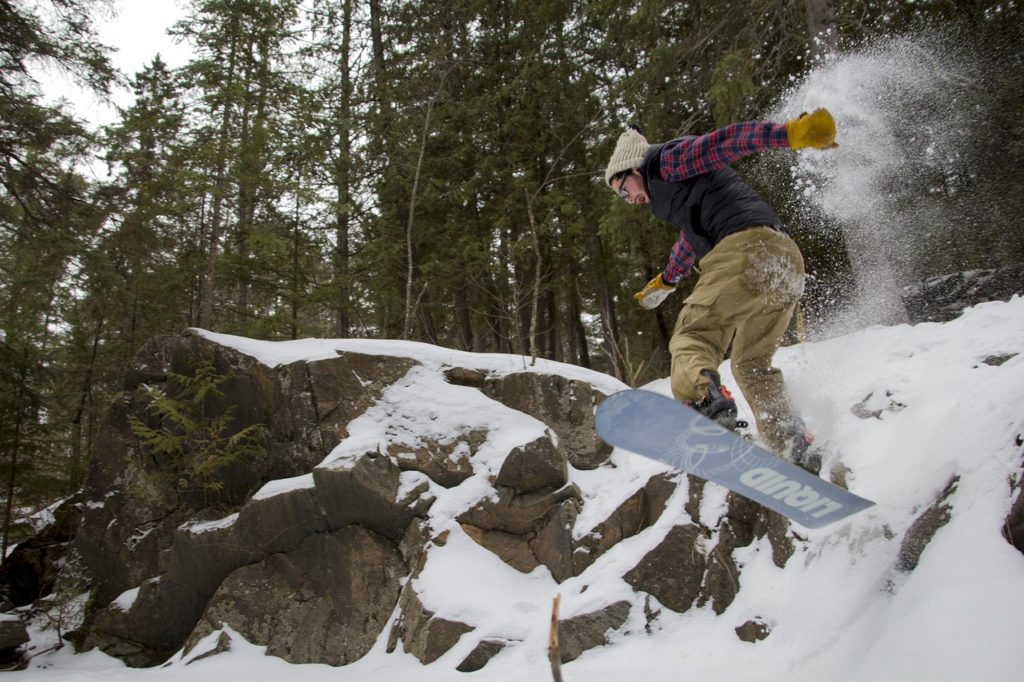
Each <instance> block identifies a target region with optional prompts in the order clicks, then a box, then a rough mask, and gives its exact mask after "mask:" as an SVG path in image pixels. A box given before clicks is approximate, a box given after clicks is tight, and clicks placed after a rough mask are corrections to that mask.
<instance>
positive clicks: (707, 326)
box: [669, 227, 804, 452]
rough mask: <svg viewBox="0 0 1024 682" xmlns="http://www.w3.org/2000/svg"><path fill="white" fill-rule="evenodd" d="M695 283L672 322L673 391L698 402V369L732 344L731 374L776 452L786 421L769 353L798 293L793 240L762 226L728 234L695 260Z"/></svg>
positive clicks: (798, 263)
mask: <svg viewBox="0 0 1024 682" xmlns="http://www.w3.org/2000/svg"><path fill="white" fill-rule="evenodd" d="M700 273H701V274H700V280H699V281H698V282H697V287H696V289H694V291H693V293H692V294H691V295H690V296H689V298H687V299H686V301H685V302H684V304H683V309H682V310H681V311H680V312H679V318H678V319H677V320H676V326H675V330H674V331H673V333H672V340H671V341H670V342H669V351H670V352H671V353H672V393H673V394H674V395H675V397H676V399H677V400H685V401H698V400H700V399H701V398H703V397H704V394H705V393H706V391H707V384H708V380H707V377H704V376H701V375H700V371H701V370H703V369H712V370H716V371H717V369H718V366H719V365H720V364H721V363H722V360H723V359H724V358H725V353H726V351H727V350H728V348H729V344H730V342H731V343H732V370H733V375H734V376H735V377H736V382H737V383H738V384H739V387H740V390H741V391H743V396H744V397H745V398H746V399H747V402H748V403H750V407H751V409H752V410H753V412H754V419H755V420H756V422H757V428H758V432H759V433H760V434H761V436H762V437H763V438H764V439H765V441H766V442H767V443H768V445H769V446H770V447H772V448H773V449H775V451H776V452H781V451H783V450H784V449H785V446H786V430H787V427H788V426H789V423H790V420H791V419H792V414H793V413H792V408H791V406H790V403H789V396H788V395H787V393H786V387H785V385H784V384H783V381H782V372H781V370H779V369H776V368H774V367H772V356H773V355H775V351H776V350H777V349H778V347H779V343H780V342H781V340H782V335H783V334H784V333H785V331H786V328H787V327H788V326H789V321H790V319H791V318H792V316H793V311H794V310H795V308H796V304H797V301H798V300H799V299H800V296H801V295H802V294H803V289H804V261H803V257H802V256H801V255H800V249H799V248H797V246H796V243H795V242H794V241H793V240H792V239H790V238H789V237H787V236H786V235H784V234H782V233H780V232H777V231H776V230H773V229H771V228H769V227H753V228H750V229H747V230H744V231H742V232H737V233H734V234H731V235H729V236H728V237H726V238H725V239H723V240H722V241H721V242H719V243H718V244H717V245H716V246H715V247H714V248H713V249H712V250H711V252H710V253H708V254H707V255H706V256H704V258H702V259H701V261H700Z"/></svg>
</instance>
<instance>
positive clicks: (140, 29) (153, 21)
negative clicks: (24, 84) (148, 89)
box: [39, 0, 189, 125]
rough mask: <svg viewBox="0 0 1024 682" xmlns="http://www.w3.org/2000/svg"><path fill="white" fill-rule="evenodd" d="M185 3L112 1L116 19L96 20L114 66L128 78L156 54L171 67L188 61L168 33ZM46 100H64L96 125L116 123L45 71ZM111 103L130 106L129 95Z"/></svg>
mask: <svg viewBox="0 0 1024 682" xmlns="http://www.w3.org/2000/svg"><path fill="white" fill-rule="evenodd" d="M186 4H187V3H186V0H115V2H114V5H115V7H116V11H117V15H116V16H115V17H114V18H113V19H110V18H106V19H104V18H99V19H98V21H97V27H98V28H99V37H100V40H101V41H103V42H104V43H106V44H107V45H110V46H111V47H115V48H117V52H115V53H114V54H113V56H112V61H113V63H114V66H116V67H117V68H118V69H120V70H121V71H122V72H124V73H125V74H127V75H128V76H133V75H135V73H136V72H137V71H140V70H141V69H142V67H143V66H144V65H145V64H147V63H148V62H150V61H151V60H152V59H153V57H154V56H156V54H158V53H159V54H160V56H161V57H162V58H163V60H164V61H165V62H166V63H167V64H169V65H170V66H172V67H173V66H181V65H182V64H184V63H185V62H186V61H187V60H188V55H189V52H188V48H187V46H184V45H180V44H175V43H174V41H173V40H172V39H171V37H170V36H168V35H167V29H168V28H170V27H171V26H172V25H173V24H174V22H175V21H177V20H178V19H180V18H182V17H184V15H185V10H184V6H185V5H186ZM39 79H40V81H41V83H42V85H43V88H44V91H45V92H46V95H47V97H48V98H52V99H58V98H61V97H63V98H64V99H67V100H68V101H69V102H71V104H72V105H73V107H74V109H75V111H76V112H77V114H78V116H79V117H81V118H84V119H85V120H87V121H89V122H91V123H93V124H96V125H99V124H106V123H112V122H113V121H114V120H115V119H116V114H115V111H114V109H113V107H111V106H109V105H106V104H103V103H102V102H100V101H97V100H96V98H94V97H93V96H92V95H90V94H88V93H85V92H83V91H82V90H81V89H79V88H77V87H76V86H75V85H74V83H72V82H71V81H70V80H69V79H68V78H67V77H66V76H64V75H62V74H59V73H53V72H52V71H48V72H46V73H41V74H39ZM114 100H115V101H116V102H117V103H118V104H120V105H122V106H124V105H127V104H129V103H130V102H131V93H130V91H128V90H127V89H122V90H119V91H117V92H115V93H114Z"/></svg>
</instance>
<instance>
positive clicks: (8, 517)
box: [0, 401, 22, 563]
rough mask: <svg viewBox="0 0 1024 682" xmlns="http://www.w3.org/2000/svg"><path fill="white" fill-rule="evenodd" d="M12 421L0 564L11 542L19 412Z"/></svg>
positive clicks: (19, 438) (19, 437)
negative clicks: (12, 438) (12, 437)
mask: <svg viewBox="0 0 1024 682" xmlns="http://www.w3.org/2000/svg"><path fill="white" fill-rule="evenodd" d="M19 402H20V401H19ZM14 420H15V421H14V441H13V442H12V443H11V464H10V466H11V470H10V472H8V474H7V502H6V504H5V505H4V528H3V541H2V543H0V563H3V562H4V561H6V560H7V548H8V547H9V546H10V542H11V523H12V522H13V520H14V491H15V489H16V487H17V486H16V485H15V484H16V483H17V480H18V450H19V449H20V448H21V426H22V415H21V410H16V416H15V417H14Z"/></svg>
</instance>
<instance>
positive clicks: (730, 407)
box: [693, 369, 747, 431]
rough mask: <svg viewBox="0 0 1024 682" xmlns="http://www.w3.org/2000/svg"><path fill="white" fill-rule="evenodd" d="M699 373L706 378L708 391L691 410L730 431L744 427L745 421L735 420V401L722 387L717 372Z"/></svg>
mask: <svg viewBox="0 0 1024 682" xmlns="http://www.w3.org/2000/svg"><path fill="white" fill-rule="evenodd" d="M700 373H701V374H703V375H704V376H706V377H707V378H708V391H707V393H706V394H704V397H703V398H701V399H700V400H699V401H698V402H697V403H695V404H694V405H693V409H695V410H697V411H698V412H700V413H701V414H702V415H704V416H705V417H707V418H708V419H711V420H712V421H714V422H717V423H718V424H721V425H722V426H724V427H725V428H727V429H729V430H730V431H736V429H738V428H743V427H744V426H746V425H747V423H746V422H745V421H742V420H740V419H737V418H736V415H737V411H736V401H735V400H733V399H732V394H731V393H729V389H727V388H726V387H725V386H723V385H722V380H721V379H720V378H719V376H718V372H716V371H714V370H712V369H702V370H701V371H700Z"/></svg>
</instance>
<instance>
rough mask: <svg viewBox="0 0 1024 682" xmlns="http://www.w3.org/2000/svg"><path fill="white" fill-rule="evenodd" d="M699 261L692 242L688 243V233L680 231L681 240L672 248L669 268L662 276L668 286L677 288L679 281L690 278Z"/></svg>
mask: <svg viewBox="0 0 1024 682" xmlns="http://www.w3.org/2000/svg"><path fill="white" fill-rule="evenodd" d="M696 260H697V258H696V254H695V253H694V252H693V247H691V246H690V242H688V241H686V233H684V232H683V231H682V230H680V231H679V239H677V240H676V243H675V244H674V245H673V246H672V255H670V256H669V258H668V267H666V268H665V273H664V274H663V275H662V279H664V280H665V281H666V282H667V283H668V284H671V285H673V286H675V285H676V284H679V281H680V280H682V279H684V278H686V277H689V276H690V272H691V271H692V270H693V264H694V262H695V261H696Z"/></svg>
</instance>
